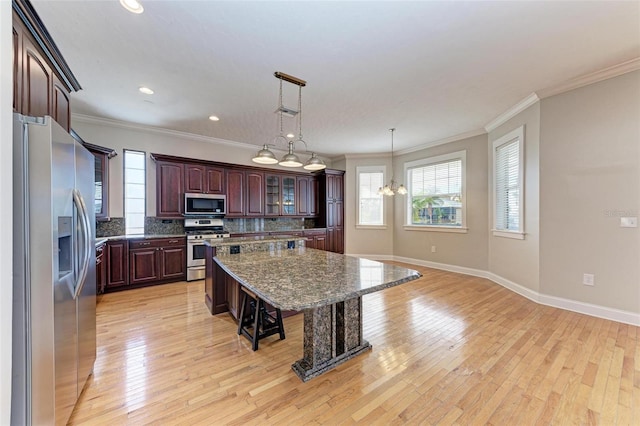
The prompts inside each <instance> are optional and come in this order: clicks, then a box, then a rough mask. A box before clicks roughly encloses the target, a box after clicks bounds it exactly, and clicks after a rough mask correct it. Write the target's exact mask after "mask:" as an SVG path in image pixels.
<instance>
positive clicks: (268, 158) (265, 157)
mask: <svg viewBox="0 0 640 426" xmlns="http://www.w3.org/2000/svg"><path fill="white" fill-rule="evenodd" d="M251 161H253V162H254V163H258V164H276V163H277V162H278V159H277V158H276V156H275V155H274V154H273V152H271V150H269V147H268V146H267V144H264V146H263V147H262V149H261V150H260V151H258V153H257V154H256V156H255V157H253V158H252V159H251Z"/></svg>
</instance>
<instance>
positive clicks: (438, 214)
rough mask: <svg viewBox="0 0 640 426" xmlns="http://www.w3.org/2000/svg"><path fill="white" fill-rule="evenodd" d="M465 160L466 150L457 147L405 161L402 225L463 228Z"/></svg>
mask: <svg viewBox="0 0 640 426" xmlns="http://www.w3.org/2000/svg"><path fill="white" fill-rule="evenodd" d="M465 163H466V151H458V152H453V153H451V154H446V155H440V156H437V157H431V158H426V159H422V160H417V161H412V162H410V163H407V164H405V171H406V173H405V174H406V176H407V182H408V190H409V194H408V197H407V218H406V224H407V225H406V226H405V227H408V228H412V227H413V228H414V229H420V228H423V229H429V230H435V231H437V230H442V231H449V232H466V228H465V227H464V226H465V217H466V205H465V201H466V200H465V198H466V197H465Z"/></svg>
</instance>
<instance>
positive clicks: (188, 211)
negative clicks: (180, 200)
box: [184, 192, 227, 216]
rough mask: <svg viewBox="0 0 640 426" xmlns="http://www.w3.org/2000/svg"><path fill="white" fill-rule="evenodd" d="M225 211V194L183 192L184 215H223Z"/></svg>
mask: <svg viewBox="0 0 640 426" xmlns="http://www.w3.org/2000/svg"><path fill="white" fill-rule="evenodd" d="M226 213H227V196H226V195H220V194H197V193H191V192H187V193H185V194H184V215H185V216H223V215H225V214H226Z"/></svg>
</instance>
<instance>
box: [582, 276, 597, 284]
mask: <svg viewBox="0 0 640 426" xmlns="http://www.w3.org/2000/svg"><path fill="white" fill-rule="evenodd" d="M595 280H596V277H595V275H593V274H583V275H582V284H584V285H595Z"/></svg>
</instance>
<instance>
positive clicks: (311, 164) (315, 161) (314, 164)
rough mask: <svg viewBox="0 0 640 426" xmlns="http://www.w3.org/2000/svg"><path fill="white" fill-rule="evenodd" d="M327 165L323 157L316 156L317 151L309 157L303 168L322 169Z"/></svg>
mask: <svg viewBox="0 0 640 426" xmlns="http://www.w3.org/2000/svg"><path fill="white" fill-rule="evenodd" d="M326 167H327V165H326V164H324V161H322V159H320V158H318V157H316V153H315V152H312V153H311V158H309V159H308V160H307V162H306V163H305V164H304V167H303V169H305V170H312V171H315V170H322V169H325V168H326Z"/></svg>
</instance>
